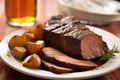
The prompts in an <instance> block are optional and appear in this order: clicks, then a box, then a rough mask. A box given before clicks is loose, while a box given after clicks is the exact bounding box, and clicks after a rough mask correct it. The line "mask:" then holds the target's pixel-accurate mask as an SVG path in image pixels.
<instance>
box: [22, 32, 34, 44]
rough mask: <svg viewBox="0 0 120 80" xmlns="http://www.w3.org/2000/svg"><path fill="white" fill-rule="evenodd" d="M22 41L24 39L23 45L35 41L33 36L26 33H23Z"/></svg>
mask: <svg viewBox="0 0 120 80" xmlns="http://www.w3.org/2000/svg"><path fill="white" fill-rule="evenodd" d="M22 37H23V39H24V43H25V44H27V43H28V42H30V41H35V35H34V34H32V33H28V32H25V33H24V34H23V35H22Z"/></svg>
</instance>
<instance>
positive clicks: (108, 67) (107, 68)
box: [0, 26, 120, 80]
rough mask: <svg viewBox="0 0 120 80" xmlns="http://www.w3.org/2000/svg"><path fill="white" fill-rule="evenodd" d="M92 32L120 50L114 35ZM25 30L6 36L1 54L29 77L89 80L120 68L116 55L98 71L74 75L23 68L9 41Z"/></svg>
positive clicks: (14, 67) (119, 57)
mask: <svg viewBox="0 0 120 80" xmlns="http://www.w3.org/2000/svg"><path fill="white" fill-rule="evenodd" d="M88 27H89V28H90V29H91V30H93V31H94V32H96V33H97V34H99V35H102V37H103V40H104V41H106V42H107V44H108V46H109V47H110V48H112V47H113V46H114V45H116V46H118V48H119V49H120V39H119V38H117V37H116V36H114V35H113V34H111V33H109V32H107V31H105V30H102V29H99V28H95V27H92V26H88ZM24 31H26V30H25V29H22V30H18V31H16V32H13V33H12V34H10V35H8V36H6V37H5V38H4V39H3V40H2V41H1V43H0V54H1V58H2V59H3V61H4V62H5V63H6V64H7V65H8V66H10V67H11V68H13V69H15V70H17V71H19V72H22V73H24V74H27V75H31V76H34V77H39V78H46V79H57V80H58V79H59V80H61V79H63V80H65V79H68V80H73V79H88V78H93V77H97V76H101V75H104V74H106V73H109V72H111V71H114V70H116V69H117V68H119V67H120V54H116V55H115V56H113V58H111V59H110V60H109V61H107V62H106V63H105V64H104V65H102V66H100V67H98V68H97V69H93V70H88V71H83V72H73V73H66V74H55V73H52V72H49V71H45V70H40V69H29V68H26V67H23V66H22V65H21V62H20V61H18V60H16V59H15V58H14V57H13V56H12V55H11V53H10V51H9V48H8V41H9V40H10V38H11V37H12V36H14V35H21V34H22V33H23V32H24Z"/></svg>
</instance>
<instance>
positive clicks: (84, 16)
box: [59, 0, 120, 24]
mask: <svg viewBox="0 0 120 80" xmlns="http://www.w3.org/2000/svg"><path fill="white" fill-rule="evenodd" d="M72 1H75V0H59V2H60V3H61V5H62V6H63V8H64V10H65V12H66V13H67V15H70V16H75V17H77V18H80V19H81V20H82V21H87V22H89V23H93V24H109V23H112V22H115V21H119V20H120V12H119V10H120V3H119V2H117V1H113V0H91V1H96V2H97V3H98V4H100V5H101V6H103V7H105V8H106V9H105V10H104V11H102V10H101V11H99V12H95V11H93V12H92V10H91V11H90V9H91V8H90V7H89V9H88V10H87V9H85V10H83V9H82V8H80V9H78V8H79V7H77V8H76V7H75V6H76V5H78V4H77V3H76V4H75V3H74V4H73V5H69V4H70V3H71V2H72ZM78 1H79V0H78ZM83 1H88V0H83ZM95 10H96V11H98V10H97V8H96V9H95Z"/></svg>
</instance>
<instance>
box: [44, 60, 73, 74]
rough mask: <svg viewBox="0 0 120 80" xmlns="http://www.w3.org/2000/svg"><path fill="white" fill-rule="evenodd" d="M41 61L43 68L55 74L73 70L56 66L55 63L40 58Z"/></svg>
mask: <svg viewBox="0 0 120 80" xmlns="http://www.w3.org/2000/svg"><path fill="white" fill-rule="evenodd" d="M42 63H43V64H44V68H45V69H46V70H48V71H51V72H54V73H57V74H61V73H69V72H73V71H74V69H71V68H65V67H61V66H57V65H55V64H52V63H50V62H47V61H45V60H42Z"/></svg>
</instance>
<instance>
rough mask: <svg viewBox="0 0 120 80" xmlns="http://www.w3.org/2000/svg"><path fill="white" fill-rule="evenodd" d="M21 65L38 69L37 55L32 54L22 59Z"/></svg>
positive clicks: (39, 64)
mask: <svg viewBox="0 0 120 80" xmlns="http://www.w3.org/2000/svg"><path fill="white" fill-rule="evenodd" d="M22 65H23V66H25V67H28V68H35V69H38V68H40V67H41V59H40V57H39V56H38V55H37V54H32V55H29V56H28V57H26V58H25V59H24V61H23V62H22Z"/></svg>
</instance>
